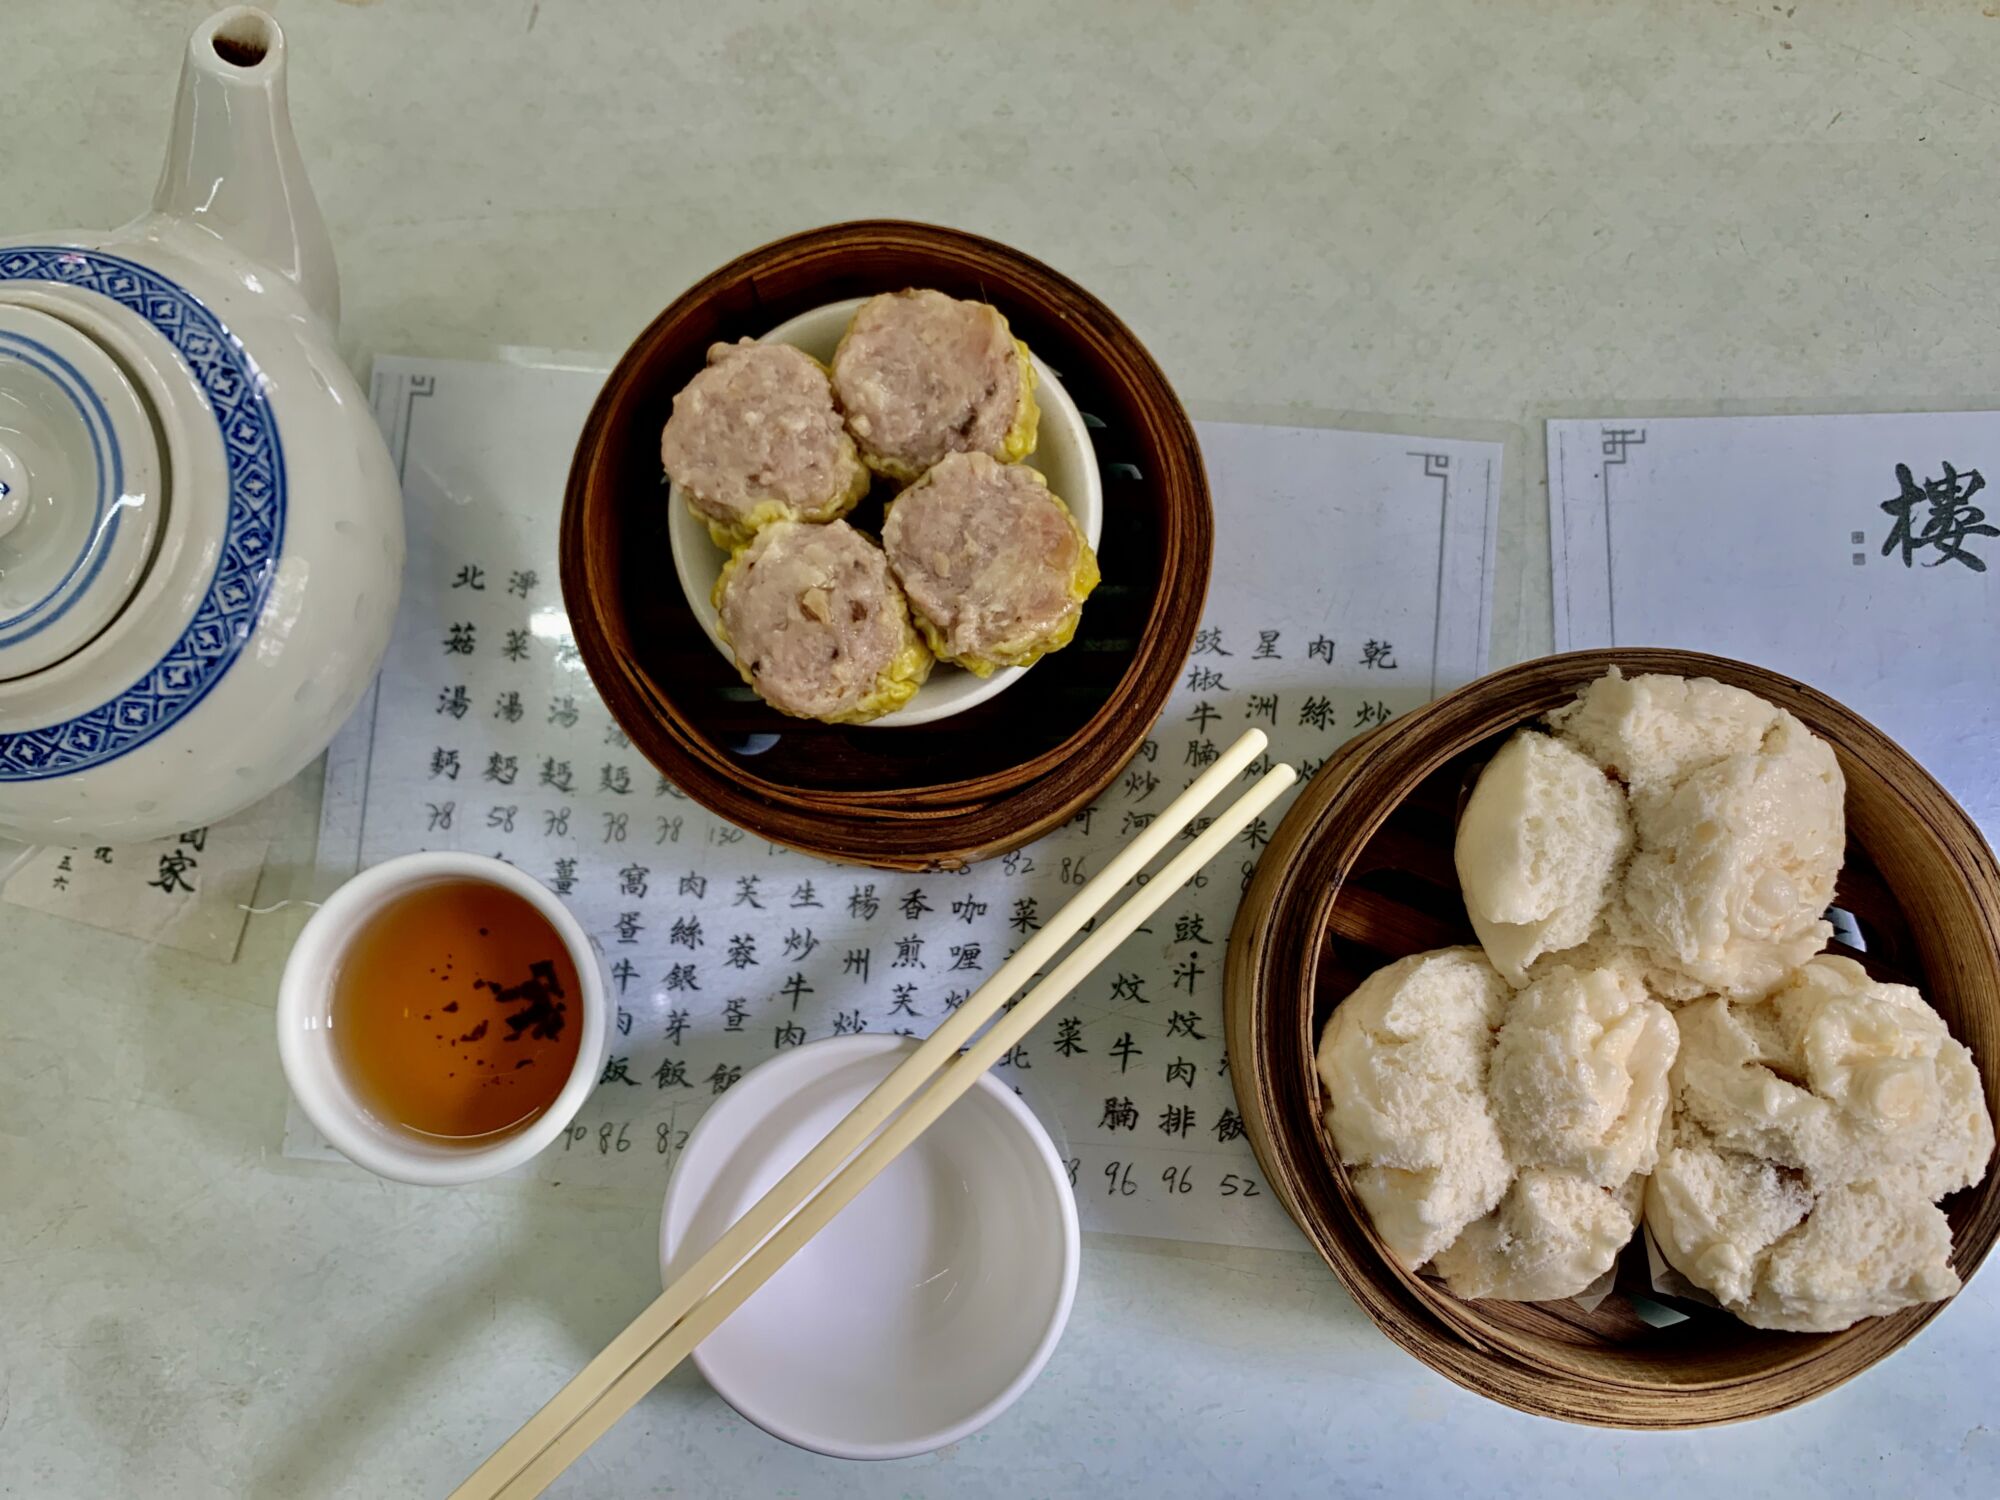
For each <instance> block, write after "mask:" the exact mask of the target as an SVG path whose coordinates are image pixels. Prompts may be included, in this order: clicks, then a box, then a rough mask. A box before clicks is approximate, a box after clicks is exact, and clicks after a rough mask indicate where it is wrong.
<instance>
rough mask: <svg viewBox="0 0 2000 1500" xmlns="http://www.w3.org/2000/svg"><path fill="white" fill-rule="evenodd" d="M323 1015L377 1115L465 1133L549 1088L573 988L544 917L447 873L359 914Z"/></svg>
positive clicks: (559, 1069) (447, 1134)
mask: <svg viewBox="0 0 2000 1500" xmlns="http://www.w3.org/2000/svg"><path fill="white" fill-rule="evenodd" d="M331 1019H332V1029H333V1046H334V1054H335V1056H336V1057H338V1058H339V1060H340V1066H341V1071H342V1072H343V1073H344V1074H345V1075H346V1078H347V1081H348V1085H349V1087H351V1088H352V1089H353V1090H354V1092H355V1095H356V1097H357V1098H358V1099H359V1100H360V1101H361V1103H362V1104H363V1105H364V1106H365V1107H366V1108H367V1109H369V1110H370V1111H371V1112H372V1113H374V1114H375V1115H376V1116H377V1118H379V1119H382V1120H384V1121H387V1122H389V1123H392V1124H396V1125H400V1126H402V1127H403V1128H405V1129H407V1130H411V1131H415V1132H417V1133H419V1134H422V1135H427V1136H434V1137H441V1138H444V1139H448V1140H463V1141H471V1140H476V1139H479V1138H480V1137H488V1136H495V1135H502V1134H505V1133H506V1132H508V1131H511V1130H514V1129H517V1128H519V1127H520V1126H522V1125H525V1124H527V1123H528V1122H529V1121H530V1120H532V1119H534V1118H535V1116H537V1115H539V1114H540V1113H541V1112H542V1111H543V1110H545V1109H547V1108H548V1107H549V1105H550V1104H552V1103H553V1102H554V1101H555V1097H556V1095H557V1094H559V1093H561V1092H562V1088H563V1085H564V1084H566V1083H567V1082H569V1075H570V1069H571V1067H572V1066H573V1065H574V1064H575V1062H576V1052H577V1045H578V1040H579V1038H580V1036H581V1034H582V1031H583V999H582V994H581V991H580V990H579V988H578V985H577V980H576V968H575V966H574V964H573V963H572V962H571V961H570V957H569V951H568V950H567V949H566V948H565V947H564V946H563V942H562V939H561V938H560V937H559V936H558V935H557V933H556V930H555V928H554V927H553V926H551V925H550V924H549V920H548V918H546V917H544V916H543V915H542V914H541V913H540V912H539V911H537V910H536V909H535V908H534V907H533V906H531V905H529V904H528V902H526V901H525V900H523V899H522V898H521V897H519V896H517V895H515V894H514V893H513V892H512V891H509V890H504V889H502V888H500V887H499V886H494V885H488V884H486V883H485V882H483V881H476V880H453V881H441V882H439V883H438V884H435V885H427V886H420V887H418V888H417V889H415V890H412V891H406V892H405V893H403V894H402V895H400V896H398V897H396V898H395V899H393V900H392V901H390V902H389V903H388V904H387V905H386V906H384V907H382V908H381V909H380V910H379V911H377V912H376V913H375V914H374V915H373V916H371V917H370V918H368V920H367V921H366V922H365V923H364V924H363V925H362V927H361V929H360V930H359V931H358V932H357V933H356V934H355V936H354V940H353V941H352V942H351V943H350V944H349V945H348V948H347V951H346V953H345V955H344V956H343V957H342V959H341V962H340V968H339V971H338V972H337V973H336V974H335V976H334V986H333V1008H332V1017H331Z"/></svg>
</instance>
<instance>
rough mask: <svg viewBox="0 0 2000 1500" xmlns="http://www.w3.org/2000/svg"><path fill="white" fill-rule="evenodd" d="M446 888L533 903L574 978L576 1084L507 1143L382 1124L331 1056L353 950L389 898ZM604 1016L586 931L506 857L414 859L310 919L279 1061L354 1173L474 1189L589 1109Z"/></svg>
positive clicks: (359, 882) (347, 889)
mask: <svg viewBox="0 0 2000 1500" xmlns="http://www.w3.org/2000/svg"><path fill="white" fill-rule="evenodd" d="M446 881H478V882H483V883H485V884H489V885H494V886H498V887H500V888H501V889H503V890H506V891H509V892H511V893H513V894H514V895H516V896H518V897H520V898H521V899H522V900H524V901H526V902H527V903H528V904H529V905H530V906H532V907H534V908H535V910H536V911H538V912H540V913H541V914H542V916H544V917H545V918H547V919H548V922H549V925H550V926H551V927H553V928H554V929H555V932H556V935H557V936H558V937H559V938H560V939H561V940H562V943H563V946H564V947H565V948H566V949H567V950H568V952H569V958H570V962H571V964H572V965H573V966H574V968H575V970H576V977H577V985H578V989H579V991H580V994H579V996H578V1003H579V1009H580V1011H581V1016H580V1019H581V1021H582V1025H583V1032H582V1036H581V1038H580V1039H579V1041H578V1044H577V1052H576V1061H575V1063H574V1064H573V1065H572V1067H571V1069H570V1075H569V1078H568V1081H567V1082H565V1083H564V1085H563V1087H562V1090H561V1092H559V1093H558V1094H557V1095H556V1097H555V1099H554V1100H553V1101H552V1102H551V1103H550V1104H549V1106H548V1107H547V1108H546V1109H544V1110H543V1111H542V1113H541V1114H539V1115H537V1116H536V1117H535V1118H534V1119H532V1120H530V1121H529V1122H528V1123H527V1124H525V1125H523V1126H521V1127H520V1128H519V1129H517V1130H514V1131H512V1132H510V1133H508V1134H506V1135H504V1136H500V1137H498V1138H487V1139H479V1140H468V1141H464V1142H454V1141H450V1140H443V1139H439V1138H437V1137H434V1136H426V1135H423V1134H420V1133H418V1132H416V1131H413V1130H410V1129H408V1128H406V1127H404V1126H401V1125H398V1124H397V1123H396V1122H395V1121H393V1120H385V1119H382V1118H380V1117H379V1116H378V1115H377V1114H376V1113H375V1112H374V1111H372V1110H370V1109H369V1108H368V1107H367V1105H366V1104H364V1103H363V1102H362V1101H361V1099H360V1098H359V1097H358V1096H357V1095H356V1093H355V1091H354V1089H353V1088H352V1087H351V1086H350V1084H349V1081H348V1079H347V1077H346V1076H345V1073H344V1071H343V1068H342V1065H341V1061H340V1057H339V1055H338V1053H337V1052H336V1051H335V1048H334V1040H333V1029H332V1024H331V1022H332V1011H333V999H334V981H335V977H336V975H337V974H338V973H339V970H340V962H341V959H342V957H343V955H344V954H345V953H346V951H347V948H348V945H349V944H350V943H352V942H353V941H354V939H355V936H356V935H357V934H358V933H359V932H360V930H361V928H362V927H363V925H364V924H365V923H366V922H367V921H368V919H369V918H370V917H372V916H374V915H375V914H376V913H377V912H378V911H380V910H381V909H382V908H383V907H384V906H386V905H387V904H388V903H390V902H391V901H394V900H397V899H398V898H400V897H402V896H405V895H407V894H408V893H410V892H411V891H413V890H416V889H418V888H420V887H423V886H427V885H436V884H440V883H443V882H446ZM607 1008H608V1006H607V1001H606V999H605V993H604V977H603V974H602V972H601V970H600V969H599V967H598V962H597V954H596V952H595V951H594V950H593V949H592V948H591V945H590V937H589V934H587V933H586V932H585V931H584V930H583V925H582V924H581V923H580V922H578V921H577V919H576V918H575V917H574V916H572V915H571V914H570V911H569V908H567V907H566V906H564V905H563V904H562V902H560V901H559V900H557V899H556V897H555V896H554V895H553V894H552V893H551V892H550V891H549V890H548V888H547V887H545V886H543V885H542V884H541V883H540V882H538V881H536V880H535V879H533V878H532V877H530V876H527V875H524V874H522V873H521V872H520V871H519V870H517V869H515V868H514V866H512V865H510V864H508V863H507V862H506V861H504V860H498V859H489V858H487V857H486V856H484V855H479V854H455V853H430V854H408V855H404V856H403V857H401V858H400V859H392V860H388V861H387V862H385V863H383V864H379V865H376V866H375V867H374V868H373V869H369V870H364V871H363V872H362V873H361V874H359V875H357V876H355V877H354V878H353V879H352V880H350V881H348V882H347V883H346V884H345V885H343V886H342V887H341V888H340V889H339V890H337V891H335V892H334V893H333V895H332V896H331V897H330V898H329V899H328V900H327V902H326V904H325V905H323V906H321V907H320V909H319V910H318V911H317V912H315V913H314V914H313V918H312V920H311V921H310V922H308V923H306V925H305V930H304V931H302V932H301V933H300V934H299V938H298V942H297V943H296V944H294V945H293V947H292V953H291V957H290V958H289V959H287V960H286V962H285V973H284V978H283V979H282V980H280V981H279V986H278V1056H279V1058H280V1060H281V1061H282V1062H283V1064H284V1068H285V1081H286V1082H287V1083H289V1084H290V1085H291V1089H292V1093H293V1095H294V1096H295V1097H296V1098H297V1099H298V1101H299V1106H300V1107H301V1108H302V1109H304V1110H305V1112H306V1117H307V1118H308V1119H310V1120H311V1121H312V1123H313V1125H314V1126H315V1127H316V1128H317V1129H318V1131H319V1133H320V1134H321V1135H323V1136H325V1137H326V1139H327V1140H328V1141H329V1142H330V1143H331V1144H332V1145H333V1146H334V1148H335V1149H337V1150H338V1151H339V1152H340V1153H341V1154H342V1155H343V1156H345V1157H347V1158H348V1160H350V1161H352V1162H354V1163H355V1164H356V1165H357V1166H362V1167H366V1168H367V1169H368V1170H369V1171H371V1172H373V1173H375V1174H376V1175H378V1176H381V1177H388V1178H393V1179H394V1180H396V1181H398V1182H410V1183H416V1184H418V1185H420V1186H444V1185H448V1184H452V1183H460V1182H476V1181H478V1180H479V1179H481V1178H484V1177H494V1176H498V1175H499V1174H500V1173H502V1172H507V1171H511V1170H512V1169H513V1168H515V1167H518V1166H520V1165H522V1164H523V1163H524V1162H527V1161H529V1160H531V1159H532V1158H533V1157H535V1156H536V1155H537V1154H538V1153H540V1152H541V1151H542V1150H544V1149H545V1148H547V1147H548V1146H550V1145H551V1144H553V1143H554V1142H555V1140H556V1139H557V1137H559V1136H560V1135H561V1134H562V1133H563V1130H564V1128H565V1127H567V1126H568V1124H569V1122H570V1121H571V1119H573V1118H574V1117H575V1115H576V1112H577V1111H578V1110H579V1109H580V1108H582V1106H583V1101H584V1100H585V1099H587V1098H589V1097H590V1093H591V1090H592V1089H594V1088H595V1087H596V1086H597V1080H598V1073H599V1070H600V1069H601V1068H602V1067H603V1066H604V1053H605V1047H606V1045H607V1042H608V1039H609V1030H610V1028H609V1026H608V1024H607V1020H606V1011H607Z"/></svg>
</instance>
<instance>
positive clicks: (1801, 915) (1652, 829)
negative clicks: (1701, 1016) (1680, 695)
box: [1612, 713, 1847, 999]
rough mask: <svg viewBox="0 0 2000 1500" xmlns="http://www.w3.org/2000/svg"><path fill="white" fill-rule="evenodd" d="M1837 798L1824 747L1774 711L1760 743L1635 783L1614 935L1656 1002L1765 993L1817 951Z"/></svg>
mask: <svg viewBox="0 0 2000 1500" xmlns="http://www.w3.org/2000/svg"><path fill="white" fill-rule="evenodd" d="M1846 790H1847V789H1846V783H1845V781H1844V780H1843V778H1842V777H1841V774H1840V767H1839V765H1838V764H1837V763H1836V762H1835V760H1834V758H1833V751H1832V750H1831V749H1830V748H1828V746H1827V744H1826V742H1825V741H1824V740H1821V739H1819V738H1818V737H1817V736H1815V735H1814V734H1813V733H1812V732H1811V731H1810V730H1808V729H1807V728H1806V727H1805V726H1804V725H1803V724H1801V723H1800V722H1799V721H1798V720H1797V719H1795V718H1793V717H1792V716H1791V715H1790V714H1782V713H1781V714H1780V715H1779V717H1778V718H1777V719H1776V720H1775V721H1774V722H1773V723H1772V725H1771V727H1770V729H1769V730H1768V731H1767V732H1766V734H1765V736H1764V739H1763V741H1762V743H1761V745H1760V747H1759V748H1757V749H1755V750H1749V751H1744V752H1741V753H1738V754H1732V755H1727V756H1724V757H1723V758H1722V759H1720V760H1715V761H1711V762H1710V763H1708V764H1706V765H1704V766H1701V767H1700V768H1699V769H1697V770H1693V771H1689V772H1688V773H1686V774H1685V775H1683V776H1681V777H1680V778H1679V779H1678V780H1667V781H1660V782H1656V783H1653V784H1651V785H1648V786H1642V787H1637V788H1634V790H1633V792H1632V815H1633V825H1634V827H1635V829H1636V831H1637V835H1638V837H1637V847H1636V849H1635V851H1634V853H1633V855H1632V862H1631V865H1630V867H1629V868H1628V869H1627V870H1626V872H1625V884H1624V889H1623V891H1622V893H1621V899H1620V903H1619V907H1618V911H1617V912H1616V914H1615V915H1614V917H1613V923H1612V927H1613V931H1614V933H1615V934H1616V935H1617V936H1618V937H1619V938H1620V939H1622V940H1623V941H1625V942H1626V943H1629V944H1630V945H1631V946H1633V947H1635V948H1638V949H1640V950H1642V951H1643V952H1644V953H1645V954H1646V956H1647V957H1648V959H1649V960H1651V964H1652V969H1651V977H1652V981H1653V983H1654V985H1655V987H1656V988H1658V989H1659V990H1660V991H1661V993H1662V994H1664V995H1667V996H1668V997H1670V998H1674V999H1689V998H1692V997H1693V996H1696V995H1701V994H1725V995H1735V996H1755V995H1762V994H1766V993H1768V992H1769V991H1770V990H1771V989H1772V988H1774V987H1775V986H1776V985H1778V984H1779V983H1781V982H1782V981H1783V980H1784V978H1785V977H1786V976H1787V975H1788V974H1790V973H1791V971H1792V970H1794V969H1796V968H1797V967H1798V966H1799V965H1801V964H1803V963H1804V962H1805V961H1806V960H1807V959H1809V958H1811V957H1812V956H1813V955H1814V954H1815V953H1817V952H1819V950H1820V949H1821V948H1823V947H1824V946H1825V945H1826V941H1827V939H1828V938H1830V937H1831V936H1832V935H1833V928H1832V926H1831V925H1830V924H1829V923H1827V922H1826V921H1825V920H1824V919H1823V917H1822V913H1823V912H1825V910H1826V908H1827V906H1828V905H1829V904H1830V903H1831V902H1832V900H1833V887H1834V880H1835V877H1836V876H1838V875H1839V873H1840V865H1841V859H1842V856H1843V854H1844V852H1845V849H1846V843H1847V826H1846V815H1845V811H1844V806H1845V798H1846Z"/></svg>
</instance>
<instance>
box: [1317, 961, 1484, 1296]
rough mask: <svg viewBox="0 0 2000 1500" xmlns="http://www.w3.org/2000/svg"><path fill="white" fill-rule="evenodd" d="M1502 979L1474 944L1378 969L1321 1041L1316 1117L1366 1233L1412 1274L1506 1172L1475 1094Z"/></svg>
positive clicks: (1476, 1214)
mask: <svg viewBox="0 0 2000 1500" xmlns="http://www.w3.org/2000/svg"><path fill="white" fill-rule="evenodd" d="M1506 998H1507V985H1506V982H1505V981H1504V980H1502V979H1501V977H1500V976H1499V975H1498V974H1496V973H1495V972H1494V971H1493V967H1492V965H1490V964H1488V963H1487V962H1486V960H1485V958H1484V957H1483V956H1482V955H1481V954H1480V952H1479V950H1478V949H1476V948H1447V949H1443V950H1441V951H1439V952H1435V953H1418V954H1414V955H1412V956H1411V957H1409V958H1405V959H1402V960H1400V961H1399V962H1397V963H1393V964H1390V965H1389V966H1388V967H1386V968H1383V969H1378V970H1377V971H1376V972H1375V973H1373V974H1371V975H1370V976H1369V977H1368V978H1367V979H1366V980H1365V981H1363V983H1362V984H1361V986H1360V987H1359V988H1358V989H1356V990H1355V991H1354V993H1353V994H1351V995H1349V996H1348V997H1347V998H1346V999H1345V1000H1344V1001H1342V1002H1341V1004H1340V1006H1339V1007H1338V1008H1337V1009H1336V1010H1335V1011H1334V1013H1333V1019H1332V1020H1330V1021H1328V1022H1327V1026H1326V1032H1325V1035H1324V1036H1323V1037H1322V1038H1321V1039H1320V1047H1319V1057H1318V1064H1319V1076H1320V1080H1321V1082H1322V1084H1323V1085H1324V1087H1325V1090H1326V1101H1327V1102H1326V1124H1327V1129H1328V1131H1329V1133H1330V1134H1331V1135H1332V1137H1333V1144H1334V1147H1335V1149H1336V1150H1337V1151H1338V1152H1339V1153H1340V1158H1341V1160H1342V1161H1344V1162H1346V1163H1347V1164H1348V1165H1349V1166H1350V1167H1351V1168H1353V1171H1352V1173H1351V1176H1352V1180H1353V1182H1354V1187H1355V1191H1356V1192H1357V1193H1358V1194H1359V1195H1360V1197H1361V1201H1362V1203H1363V1205H1364V1206H1365V1207H1366V1208H1367V1210H1368V1215H1369V1218H1370V1219H1371V1220H1372V1221H1373V1223H1374V1225H1375V1229H1376V1232H1377V1233H1378V1234H1380V1235H1381V1236H1382V1238H1383V1240H1384V1241H1385V1242H1386V1243H1387V1244H1388V1246H1389V1249H1390V1250H1391V1251H1392V1252H1393V1253H1394V1254H1395V1256H1396V1258H1397V1259H1398V1260H1400V1261H1402V1262H1403V1264H1404V1265H1406V1266H1408V1267H1410V1268H1411V1269H1412V1270H1414V1269H1416V1268H1417V1267H1418V1266H1421V1265H1423V1264H1424V1263H1425V1262H1426V1261H1428V1260H1429V1259H1430V1258H1431V1257H1432V1256H1434V1255H1436V1254H1437V1253H1438V1251H1440V1250H1442V1249H1444V1248H1445V1246H1447V1245H1449V1244H1450V1243H1451V1242H1452V1241H1453V1240H1455V1239H1457V1238H1458V1235H1459V1232H1460V1231H1461V1230H1463V1229H1464V1228H1465V1226H1466V1225H1467V1224H1470V1223H1471V1222H1472V1221H1473V1220H1474V1219H1477V1218H1480V1217H1482V1216H1484V1215H1485V1214H1486V1213H1488V1212H1490V1211H1491V1210H1492V1208H1493V1206H1494V1205H1495V1204H1496V1203H1498V1202H1499V1201H1500V1196H1501V1194H1503V1193H1504V1192H1506V1191H1507V1183H1508V1180H1509V1178H1510V1177H1511V1176H1512V1169H1511V1168H1510V1167H1509V1166H1508V1163H1507V1155H1506V1152H1505V1151H1504V1150H1503V1149H1502V1148H1501V1145H1500V1132H1499V1130H1498V1129H1497V1128H1496V1126H1495V1125H1494V1122H1493V1111H1492V1109H1491V1107H1490V1106H1489V1105H1488V1104H1487V1101H1486V1072H1487V1066H1488V1063H1489V1061H1490V1060H1491V1057H1492V1053H1493V1037H1494V1033H1495V1031H1496V1030H1497V1029H1498V1028H1499V1025H1500V1016H1501V1010H1502V1007H1503V1006H1504V1004H1505V1002H1506Z"/></svg>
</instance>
